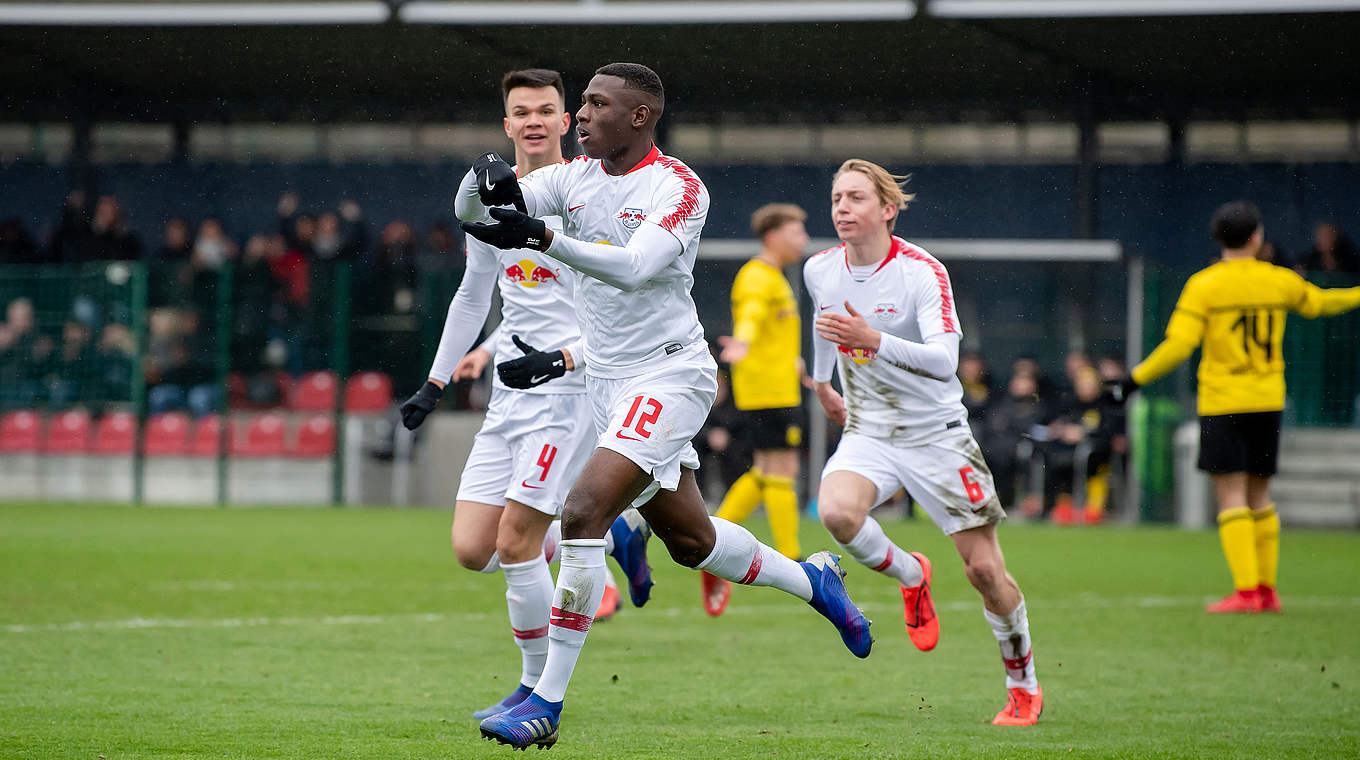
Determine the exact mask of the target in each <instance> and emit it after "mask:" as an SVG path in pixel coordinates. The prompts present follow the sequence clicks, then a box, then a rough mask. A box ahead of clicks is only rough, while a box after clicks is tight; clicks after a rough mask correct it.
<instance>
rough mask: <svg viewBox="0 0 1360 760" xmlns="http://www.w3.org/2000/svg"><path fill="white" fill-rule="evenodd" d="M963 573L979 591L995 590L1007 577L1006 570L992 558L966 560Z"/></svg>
mask: <svg viewBox="0 0 1360 760" xmlns="http://www.w3.org/2000/svg"><path fill="white" fill-rule="evenodd" d="M963 571H964V573H965V574H966V575H967V576H968V582H969V583H971V584H973V588H975V589H977V590H979V591H986V590H988V589H991V588H995V587H996V585H997V584H999V583H1000V582H1001V579H1002V578H1003V577H1005V575H1006V570H1005V568H1003V567H1002V565H1001V563H1000V562H997V561H996V560H995V559H993V558H992V557H986V558H975V559H972V560H965V561H964V563H963Z"/></svg>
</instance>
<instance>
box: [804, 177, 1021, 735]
mask: <svg viewBox="0 0 1360 760" xmlns="http://www.w3.org/2000/svg"><path fill="white" fill-rule="evenodd" d="M903 180H905V178H904V177H895V176H893V175H892V174H889V173H888V172H887V170H885V169H883V167H881V166H878V165H877V164H873V163H870V162H869V161H864V160H862V159H850V160H849V161H846V162H845V163H843V164H841V167H840V169H839V170H838V171H837V172H836V176H835V179H834V180H833V184H832V188H831V216H832V221H833V222H834V223H835V225H836V235H837V236H838V237H839V238H840V239H841V241H842V244H841V245H839V246H837V247H835V248H832V249H830V250H828V251H823V252H822V253H820V254H817V255H816V256H813V257H812V258H810V259H808V261H807V263H806V264H805V265H804V267H803V282H804V283H806V285H807V289H808V292H809V293H810V294H811V296H812V308H813V314H814V316H815V318H816V319H815V322H814V324H813V333H814V335H813V344H814V348H815V353H814V356H815V366H814V375H813V379H814V380H815V381H816V391H817V397H818V399H819V400H820V401H821V402H822V407H823V408H824V409H825V410H826V413H827V416H828V417H830V418H831V419H832V420H833V421H835V422H837V423H839V424H842V425H844V426H845V434H844V436H842V438H841V441H840V444H839V445H838V446H837V447H836V452H835V453H834V454H833V455H832V456H831V458H830V459H829V460H828V461H827V463H826V468H825V469H824V470H823V472H822V484H821V488H820V491H819V493H818V497H817V509H818V514H819V515H820V516H821V519H822V524H823V525H825V526H826V528H827V530H828V531H830V532H831V536H832V537H833V538H834V539H836V542H837V543H838V544H840V546H841V548H842V549H844V550H845V551H846V553H847V554H849V555H850V556H851V557H854V558H855V559H856V560H858V561H859V562H860V563H862V564H863V565H864V566H865V567H869V568H872V569H873V570H876V571H878V572H880V573H883V574H884V575H887V576H888V577H890V578H893V579H894V580H896V581H897V582H898V583H899V584H900V586H901V589H902V600H903V605H904V608H905V615H906V623H907V633H908V635H909V636H910V638H911V641H912V643H913V644H915V645H916V646H917V647H918V648H919V649H921V650H923V651H925V650H929V649H932V648H934V646H935V643H936V642H937V641H938V640H939V636H940V627H939V626H940V624H939V620H938V618H937V617H936V615H935V606H934V603H933V601H932V599H931V596H930V578H931V567H930V561H929V560H928V559H927V558H926V557H925V555H923V554H920V553H917V552H910V553H909V552H905V551H903V550H902V549H901V548H899V547H897V546H895V545H894V544H893V543H892V541H891V540H889V539H888V537H887V536H886V535H884V533H883V528H882V526H880V525H879V524H878V522H877V521H875V520H874V518H873V517H871V516H870V515H869V511H870V510H871V509H873V508H874V507H876V506H878V505H879V504H882V503H883V502H884V501H886V500H888V499H889V498H891V497H892V495H893V494H894V493H896V492H897V490H898V489H899V488H905V489H906V490H907V492H908V493H910V494H911V495H912V497H913V498H914V499H915V500H916V501H917V503H918V504H920V505H921V507H922V508H923V509H924V510H925V511H926V513H927V514H929V515H930V517H931V519H932V520H934V521H935V524H936V525H938V526H939V527H940V529H941V530H943V531H944V532H945V534H946V535H948V536H949V537H950V538H952V539H953V540H954V546H955V547H956V548H957V549H958V552H959V556H960V557H962V558H963V566H964V570H965V572H966V573H967V575H968V580H969V581H970V582H971V583H972V584H973V586H974V587H975V588H976V589H977V590H978V592H979V593H980V594H981V595H982V600H983V614H984V615H985V616H986V618H987V621H988V622H989V623H990V624H991V626H992V631H993V632H994V633H995V634H996V639H997V641H998V642H1000V644H1001V658H1002V660H1004V662H1005V668H1006V687H1007V696H1008V701H1007V704H1006V707H1005V709H1003V710H1002V711H1001V712H1000V713H998V714H997V715H996V717H995V718H994V719H993V720H992V722H993V723H994V724H996V725H1032V724H1033V723H1034V722H1035V721H1037V720H1038V718H1039V713H1040V711H1041V710H1042V709H1043V701H1044V698H1043V691H1042V690H1041V689H1040V688H1039V681H1038V679H1037V677H1036V676H1035V674H1034V662H1033V659H1032V656H1031V651H1030V638H1029V621H1028V619H1027V618H1026V615H1025V601H1024V597H1023V596H1021V594H1020V587H1019V586H1017V585H1016V583H1015V579H1014V578H1012V577H1011V576H1010V574H1009V573H1007V572H1006V564H1005V561H1004V560H1003V559H1002V556H1001V546H1000V544H998V543H997V539H996V524H997V522H999V521H1000V520H1001V519H1002V518H1004V517H1005V512H1003V511H1002V509H1001V504H1000V502H999V501H998V500H997V497H996V490H995V488H994V487H993V485H992V474H991V472H990V471H989V470H988V469H987V465H986V464H985V463H984V462H983V459H982V452H981V451H980V450H979V448H978V445H977V442H976V441H974V440H973V436H972V433H971V432H970V431H969V428H968V413H967V411H965V409H964V407H963V402H962V396H963V389H962V387H961V386H960V384H959V381H958V378H957V377H956V376H955V373H956V372H957V370H958V360H959V359H958V357H959V338H960V330H959V323H958V317H957V315H956V314H955V313H954V294H953V289H952V286H951V285H950V283H949V273H948V272H946V271H945V268H944V266H943V265H941V264H940V262H939V261H937V260H936V259H935V258H933V257H932V256H931V255H930V254H928V253H926V252H925V251H923V250H921V249H920V248H918V247H917V246H914V245H912V244H911V243H908V242H907V241H905V240H902V239H901V238H898V237H894V236H893V234H892V229H893V224H894V223H895V222H896V220H897V216H898V213H899V212H900V211H901V210H902V209H905V208H906V206H907V202H908V201H909V200H911V197H912V196H910V195H907V194H905V193H904V192H903V191H902V187H901V185H900V182H901V181H903ZM833 368H835V369H838V370H839V372H840V377H841V385H842V387H843V389H844V390H845V396H844V398H842V397H841V395H840V394H839V393H837V392H836V391H835V390H834V389H833V388H832V387H831V383H830V381H831V373H832V370H833Z"/></svg>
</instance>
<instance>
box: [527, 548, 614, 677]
mask: <svg viewBox="0 0 1360 760" xmlns="http://www.w3.org/2000/svg"><path fill="white" fill-rule="evenodd" d="M559 546H560V548H559V551H558V555H559V557H560V562H561V566H560V567H559V568H558V571H557V590H556V591H555V592H554V593H553V600H552V616H551V617H550V618H549V619H548V661H547V663H546V664H545V665H544V666H543V675H542V677H541V678H539V680H538V685H537V686H536V687H535V688H534V693H535V694H537V695H538V696H539V697H540V698H542V699H545V700H547V701H549V702H561V701H562V698H563V697H564V696H566V693H567V684H568V683H569V682H570V681H571V673H572V671H573V670H575V669H576V660H577V659H578V658H579V657H580V656H581V647H582V646H584V645H585V643H586V633H587V632H589V631H590V623H591V621H592V620H594V619H595V610H596V609H598V608H599V606H600V598H601V597H603V596H604V575H605V573H606V570H605V567H604V541H601V540H600V539H598V538H568V539H564V540H563V541H562V543H561V544H560V545H559Z"/></svg>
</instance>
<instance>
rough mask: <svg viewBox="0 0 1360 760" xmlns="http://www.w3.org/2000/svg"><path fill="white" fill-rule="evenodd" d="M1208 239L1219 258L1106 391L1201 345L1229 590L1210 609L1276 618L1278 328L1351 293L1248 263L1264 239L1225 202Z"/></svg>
mask: <svg viewBox="0 0 1360 760" xmlns="http://www.w3.org/2000/svg"><path fill="white" fill-rule="evenodd" d="M1209 232H1210V234H1211V235H1213V238H1214V240H1216V241H1218V244H1219V245H1220V246H1222V249H1223V258H1222V260H1220V261H1219V262H1218V263H1216V264H1213V265H1212V266H1210V267H1208V268H1207V269H1204V270H1202V271H1200V272H1199V273H1197V274H1195V275H1194V276H1193V277H1191V278H1190V281H1189V282H1187V283H1185V289H1184V290H1182V291H1181V297H1180V299H1179V300H1178V301H1177V302H1176V309H1175V311H1173V312H1172V313H1171V321H1170V322H1169V323H1168V324H1167V326H1166V339H1165V340H1163V341H1162V343H1161V345H1159V346H1157V348H1156V349H1155V350H1154V351H1153V352H1152V353H1151V354H1148V357H1147V358H1146V359H1144V360H1143V361H1142V363H1141V364H1139V365H1138V366H1136V367H1134V368H1133V371H1132V372H1131V373H1130V375H1129V377H1127V378H1125V379H1124V380H1122V381H1121V382H1118V383H1115V384H1114V385H1113V387H1112V390H1113V391H1114V395H1115V398H1116V399H1117V400H1121V401H1122V400H1124V399H1126V398H1127V397H1128V395H1129V394H1130V393H1132V392H1133V391H1135V390H1137V389H1138V388H1139V386H1143V385H1147V384H1148V383H1150V382H1152V381H1154V380H1156V379H1158V378H1160V377H1162V376H1163V375H1166V374H1167V373H1168V372H1170V371H1171V370H1173V369H1175V368H1176V366H1177V365H1178V364H1180V363H1181V362H1183V361H1185V360H1186V359H1187V358H1189V356H1190V354H1191V353H1192V352H1194V350H1195V348H1196V347H1201V344H1202V351H1203V353H1202V355H1201V357H1200V362H1199V415H1200V417H1199V429H1200V437H1199V468H1200V469H1201V470H1204V471H1205V472H1207V473H1209V478H1210V479H1211V480H1212V481H1213V484H1214V497H1215V499H1216V501H1217V502H1218V535H1219V538H1220V539H1221V541H1222V543H1223V554H1224V555H1225V556H1226V557H1227V559H1228V570H1229V572H1230V573H1231V574H1232V580H1233V587H1234V591H1233V593H1231V594H1229V595H1228V596H1226V597H1224V598H1223V599H1221V600H1219V601H1217V602H1214V603H1213V604H1210V605H1209V606H1208V608H1207V609H1208V611H1209V612H1214V613H1218V612H1279V611H1280V597H1279V595H1278V594H1277V593H1276V591H1275V579H1276V570H1277V568H1278V564H1279V557H1280V518H1279V516H1278V515H1276V514H1275V505H1274V504H1272V503H1271V502H1270V477H1271V476H1272V475H1274V474H1275V460H1276V458H1277V457H1278V454H1279V450H1280V416H1281V412H1282V411H1283V409H1284V354H1283V351H1282V348H1283V345H1284V323H1285V316H1286V314H1287V313H1288V312H1291V311H1292V312H1294V313H1295V314H1299V315H1301V316H1304V317H1307V318H1309V319H1313V318H1315V317H1326V316H1332V315H1335V314H1341V313H1343V312H1346V311H1349V310H1351V309H1354V308H1356V307H1357V306H1360V287H1357V288H1345V289H1340V288H1337V289H1330V290H1324V289H1322V288H1319V287H1317V286H1316V285H1313V284H1311V283H1309V282H1308V281H1307V280H1305V279H1303V278H1302V277H1300V276H1299V275H1298V274H1296V273H1294V272H1293V271H1292V270H1289V269H1285V268H1284V267H1278V266H1275V265H1274V264H1270V263H1267V262H1264V261H1257V260H1256V253H1257V252H1258V251H1259V250H1261V245H1262V243H1263V242H1264V241H1265V229H1264V228H1263V227H1262V226H1261V212H1260V211H1258V210H1257V209H1256V207H1255V206H1253V205H1252V204H1250V203H1247V202H1245V201H1237V202H1234V203H1228V204H1226V205H1224V206H1222V207H1220V208H1219V209H1218V211H1216V212H1215V213H1214V216H1213V219H1212V220H1211V221H1210V222H1209Z"/></svg>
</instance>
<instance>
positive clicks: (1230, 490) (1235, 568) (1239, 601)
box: [1205, 472, 1279, 613]
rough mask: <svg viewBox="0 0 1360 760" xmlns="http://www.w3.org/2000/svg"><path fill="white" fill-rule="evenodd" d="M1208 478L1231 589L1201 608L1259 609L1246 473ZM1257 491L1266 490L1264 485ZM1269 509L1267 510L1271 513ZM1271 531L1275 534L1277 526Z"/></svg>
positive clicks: (1216, 610)
mask: <svg viewBox="0 0 1360 760" xmlns="http://www.w3.org/2000/svg"><path fill="white" fill-rule="evenodd" d="M1209 478H1210V480H1211V481H1212V482H1213V484H1214V500H1215V501H1216V502H1217V504H1218V537H1219V541H1220V543H1221V544H1222V546H1223V556H1224V557H1225V558H1226V559H1227V560H1228V570H1229V572H1230V573H1232V580H1233V593H1231V594H1229V595H1227V596H1225V597H1223V598H1222V599H1220V600H1218V601H1217V602H1214V603H1213V604H1210V605H1209V606H1208V607H1206V608H1205V611H1207V612H1210V613H1225V612H1227V613H1231V612H1247V613H1251V612H1260V611H1261V609H1262V606H1261V594H1260V586H1261V566H1260V562H1259V560H1258V558H1257V552H1256V525H1255V523H1256V521H1255V520H1254V519H1252V518H1253V514H1252V507H1251V505H1250V502H1249V501H1248V499H1249V496H1250V494H1249V489H1248V487H1247V473H1245V472H1230V473H1214V474H1211V475H1210V476H1209ZM1261 491H1262V493H1268V492H1266V491H1264V489H1261ZM1258 497H1259V494H1258ZM1262 506H1263V507H1264V504H1263V505H1262ZM1273 512H1274V510H1271V514H1272V515H1273ZM1275 535H1276V536H1277V537H1278V536H1279V530H1278V528H1277V529H1276V531H1275ZM1277 546H1278V544H1277ZM1272 585H1273V584H1272Z"/></svg>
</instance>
